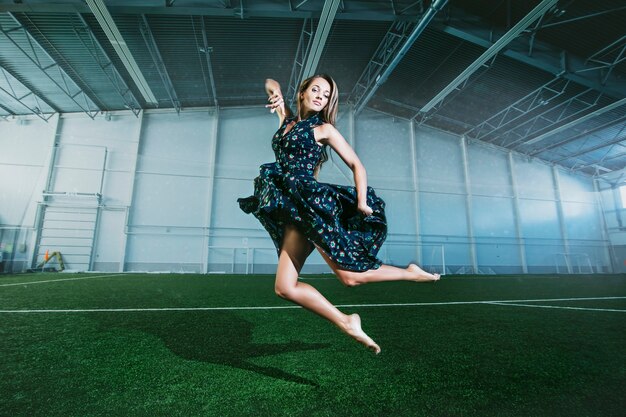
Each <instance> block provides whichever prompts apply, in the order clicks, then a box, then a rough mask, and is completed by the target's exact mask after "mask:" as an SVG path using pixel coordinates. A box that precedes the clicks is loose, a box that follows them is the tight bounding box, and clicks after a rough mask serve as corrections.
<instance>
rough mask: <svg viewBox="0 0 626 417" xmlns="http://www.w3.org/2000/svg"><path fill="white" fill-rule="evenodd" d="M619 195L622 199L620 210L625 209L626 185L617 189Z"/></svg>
mask: <svg viewBox="0 0 626 417" xmlns="http://www.w3.org/2000/svg"><path fill="white" fill-rule="evenodd" d="M619 195H620V196H621V197H622V208H626V185H622V186H621V187H619Z"/></svg>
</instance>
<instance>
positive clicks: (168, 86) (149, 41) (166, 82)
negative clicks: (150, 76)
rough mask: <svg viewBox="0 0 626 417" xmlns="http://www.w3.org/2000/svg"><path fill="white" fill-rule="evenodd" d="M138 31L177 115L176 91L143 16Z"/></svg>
mask: <svg viewBox="0 0 626 417" xmlns="http://www.w3.org/2000/svg"><path fill="white" fill-rule="evenodd" d="M139 31H140V32H141V36H142V37H143V40H144V41H145V43H146V47H147V48H148V51H149V52H150V56H151V57H152V62H154V66H155V68H156V70H157V72H158V73H159V77H161V81H162V82H163V87H165V92H167V95H168V97H169V98H170V102H171V103H172V106H173V107H174V109H176V112H177V113H180V108H181V104H180V100H179V99H178V95H177V94H176V90H175V89H174V84H173V83H172V79H171V78H170V75H169V73H168V72H167V67H166V66H165V63H164V62H163V58H162V57H161V53H160V52H159V47H158V45H157V43H156V41H155V40H154V36H153V35H152V30H151V29H150V25H149V24H148V19H147V18H146V16H145V15H142V16H141V20H140V22H139ZM154 104H156V105H157V106H158V101H157V99H156V98H154Z"/></svg>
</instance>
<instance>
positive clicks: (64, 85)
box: [0, 13, 102, 119]
mask: <svg viewBox="0 0 626 417" xmlns="http://www.w3.org/2000/svg"><path fill="white" fill-rule="evenodd" d="M7 15H8V16H9V17H10V18H11V20H12V21H13V23H14V25H15V26H13V27H10V26H9V25H6V24H5V25H3V24H0V31H2V33H4V35H5V36H6V37H7V39H9V40H10V41H11V43H13V45H15V47H16V48H17V49H19V50H20V51H21V52H22V53H23V54H24V55H25V56H26V58H28V59H29V60H30V61H31V62H32V64H33V65H34V66H35V67H36V68H38V69H39V70H40V71H41V72H42V73H43V74H44V75H45V76H46V77H48V79H50V81H52V82H53V83H54V85H56V86H57V87H58V88H59V89H60V90H61V91H62V92H63V93H64V94H65V95H66V96H67V97H68V98H69V99H70V100H71V101H72V102H73V103H74V104H76V106H78V108H79V109H81V110H82V111H84V112H85V113H86V114H87V115H88V116H89V117H90V118H92V119H93V118H95V117H96V115H97V114H98V113H99V112H100V111H101V110H102V109H101V108H100V107H99V106H98V105H97V104H96V101H97V99H95V98H92V97H90V96H89V95H88V94H87V93H86V92H85V91H84V89H83V88H82V87H80V85H79V84H78V83H77V82H76V81H75V80H74V78H73V77H71V76H70V75H69V74H68V73H67V72H66V71H65V70H64V69H63V67H62V66H61V65H60V64H59V63H58V62H57V61H56V60H55V59H54V58H53V57H52V56H51V55H50V54H49V53H48V51H47V50H46V48H44V46H43V45H41V43H39V41H38V40H37V39H36V38H35V37H34V36H33V35H32V34H31V33H30V31H29V30H28V29H27V28H26V27H25V26H24V25H23V24H22V22H20V20H19V19H18V18H17V16H15V15H14V14H13V13H7ZM61 58H63V57H61Z"/></svg>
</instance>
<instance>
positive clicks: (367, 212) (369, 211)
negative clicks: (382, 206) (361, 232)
mask: <svg viewBox="0 0 626 417" xmlns="http://www.w3.org/2000/svg"><path fill="white" fill-rule="evenodd" d="M357 210H359V211H360V212H361V213H363V214H364V215H366V216H371V215H372V213H373V212H374V210H372V208H371V207H370V206H368V205H367V204H359V205H358V206H357Z"/></svg>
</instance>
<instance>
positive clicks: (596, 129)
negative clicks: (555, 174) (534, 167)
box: [528, 116, 626, 156]
mask: <svg viewBox="0 0 626 417" xmlns="http://www.w3.org/2000/svg"><path fill="white" fill-rule="evenodd" d="M623 122H626V116H622V117H620V118H618V119H614V120H611V121H609V122H607V123H603V124H602V125H600V126H596V127H594V128H592V129H586V130H584V131H583V132H581V133H578V134H576V135H574V136H570V137H568V138H566V139H563V140H560V141H558V142H556V143H552V144H550V145H547V146H544V147H543V148H540V149H537V150H535V151H532V152H529V153H528V154H529V155H530V156H535V155H538V154H540V153H543V152H546V151H549V150H551V149H554V148H558V147H560V146H562V145H567V144H569V143H571V142H574V141H575V140H578V139H581V138H585V137H588V136H592V135H593V134H594V133H596V132H599V131H601V130H605V129H610V128H611V127H613V126H615V125H617V124H620V123H623Z"/></svg>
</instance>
